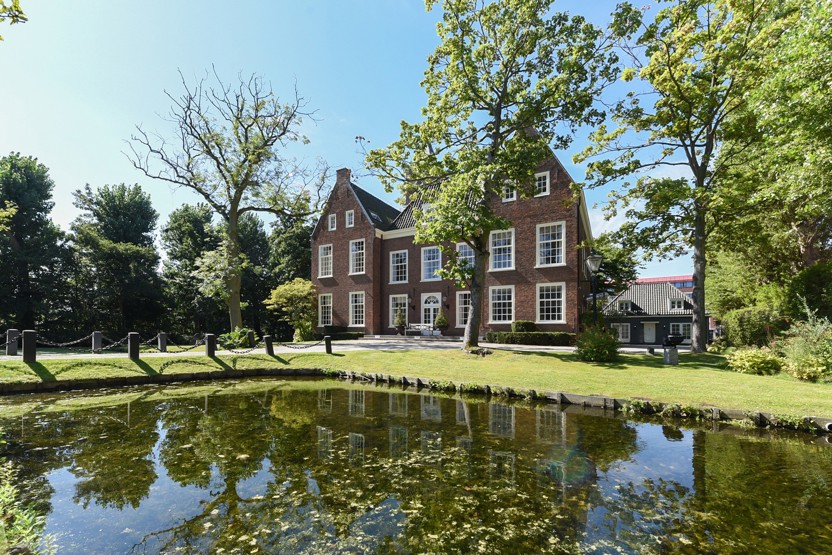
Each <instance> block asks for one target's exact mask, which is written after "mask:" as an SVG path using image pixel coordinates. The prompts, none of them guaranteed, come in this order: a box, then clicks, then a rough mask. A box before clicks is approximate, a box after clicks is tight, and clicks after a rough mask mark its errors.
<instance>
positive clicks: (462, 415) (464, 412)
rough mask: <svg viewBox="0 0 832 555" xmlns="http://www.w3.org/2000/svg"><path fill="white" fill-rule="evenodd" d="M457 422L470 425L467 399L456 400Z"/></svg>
mask: <svg viewBox="0 0 832 555" xmlns="http://www.w3.org/2000/svg"><path fill="white" fill-rule="evenodd" d="M456 423H457V424H459V425H461V426H470V424H471V422H470V419H469V416H468V404H467V403H466V402H465V401H457V402H456Z"/></svg>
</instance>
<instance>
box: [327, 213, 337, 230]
mask: <svg viewBox="0 0 832 555" xmlns="http://www.w3.org/2000/svg"><path fill="white" fill-rule="evenodd" d="M337 223H338V216H336V215H335V214H330V215H329V230H330V231H335V227H336V225H337Z"/></svg>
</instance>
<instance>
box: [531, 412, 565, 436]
mask: <svg viewBox="0 0 832 555" xmlns="http://www.w3.org/2000/svg"><path fill="white" fill-rule="evenodd" d="M534 415H535V432H536V434H535V435H536V436H537V440H538V441H543V442H552V443H554V442H562V441H565V440H566V418H564V417H563V413H562V412H561V410H560V408H559V407H544V408H539V409H536V410H535V411H534Z"/></svg>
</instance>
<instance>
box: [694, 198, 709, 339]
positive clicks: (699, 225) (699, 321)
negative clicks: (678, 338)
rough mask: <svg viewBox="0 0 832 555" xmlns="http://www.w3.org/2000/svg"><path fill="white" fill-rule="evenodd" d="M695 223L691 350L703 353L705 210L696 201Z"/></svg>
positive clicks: (705, 335) (705, 322)
mask: <svg viewBox="0 0 832 555" xmlns="http://www.w3.org/2000/svg"><path fill="white" fill-rule="evenodd" d="M694 202H695V204H694V210H695V211H696V213H695V216H694V223H693V297H691V301H692V303H693V321H692V323H691V333H690V335H691V345H690V350H691V352H694V353H702V352H704V351H705V346H706V345H707V344H708V317H707V316H706V315H705V210H704V209H703V208H702V206H701V204H700V203H699V201H694Z"/></svg>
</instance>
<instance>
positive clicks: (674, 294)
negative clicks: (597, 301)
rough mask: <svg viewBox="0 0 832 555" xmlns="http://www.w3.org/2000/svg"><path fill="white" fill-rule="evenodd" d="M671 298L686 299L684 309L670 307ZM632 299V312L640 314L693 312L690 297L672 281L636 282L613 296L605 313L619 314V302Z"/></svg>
mask: <svg viewBox="0 0 832 555" xmlns="http://www.w3.org/2000/svg"><path fill="white" fill-rule="evenodd" d="M671 299H683V300H684V301H685V303H684V307H685V308H682V309H675V310H671V309H670V300H671ZM621 301H630V303H631V305H632V310H631V312H632V313H635V314H637V315H640V316H673V315H677V314H684V315H691V314H693V306H691V304H690V299H688V297H687V295H685V293H684V292H682V291H681V290H679V288H677V287H674V286H673V285H671V284H670V283H667V282H663V283H634V284H632V285H630V287H629V288H627V289H626V290H625V291H624V292H622V293H619V294H618V296H616V297H613V299H612V300H611V301H610V302H609V304H608V305H607V306H605V307H604V314H607V315H614V314H619V312H618V303H619V302H621Z"/></svg>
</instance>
